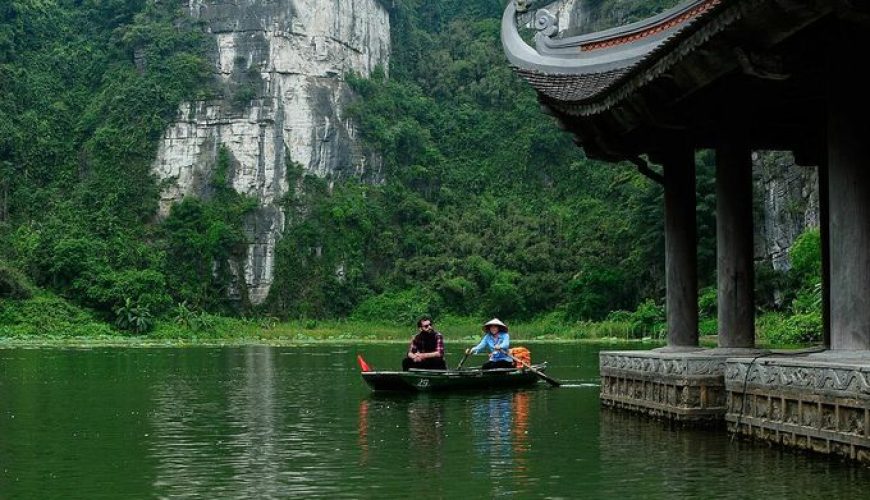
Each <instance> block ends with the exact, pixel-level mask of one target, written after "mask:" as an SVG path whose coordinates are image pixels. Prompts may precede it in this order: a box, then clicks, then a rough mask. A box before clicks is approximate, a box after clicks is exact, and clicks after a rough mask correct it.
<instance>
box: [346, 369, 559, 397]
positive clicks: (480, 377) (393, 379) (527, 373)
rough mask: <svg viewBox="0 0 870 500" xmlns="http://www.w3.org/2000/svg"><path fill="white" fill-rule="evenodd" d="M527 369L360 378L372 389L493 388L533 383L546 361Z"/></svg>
mask: <svg viewBox="0 0 870 500" xmlns="http://www.w3.org/2000/svg"><path fill="white" fill-rule="evenodd" d="M532 368H533V369H534V370H536V371H537V372H538V373H535V372H534V371H532V370H530V369H528V368H496V369H493V370H481V369H479V368H477V369H468V370H418V369H415V368H412V369H411V370H410V371H407V372H381V371H362V372H361V373H362V378H363V380H365V382H366V384H368V385H369V387H371V388H372V390H374V391H406V392H407V391H419V392H428V391H447V390H462V389H495V388H508V387H522V386H529V385H534V384H535V383H537V382H538V380H539V379H540V372H541V371H543V370H546V369H547V364H546V363H542V364H539V365H532Z"/></svg>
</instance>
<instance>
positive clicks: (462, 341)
mask: <svg viewBox="0 0 870 500" xmlns="http://www.w3.org/2000/svg"><path fill="white" fill-rule="evenodd" d="M204 323H207V324H196V325H191V324H186V325H184V324H177V323H174V322H158V323H157V324H156V325H155V328H154V330H153V331H151V332H149V333H147V334H130V333H125V332H122V331H118V330H115V329H113V328H111V327H109V326H108V325H106V324H102V323H94V324H93V330H92V332H93V333H91V334H89V333H88V331H87V329H86V328H85V327H84V325H79V326H77V327H76V328H74V329H73V330H71V331H72V332H73V333H74V334H69V333H66V332H65V331H58V330H56V329H54V328H52V329H51V330H49V332H48V333H46V334H41V335H40V334H38V333H35V332H33V329H31V328H27V329H24V328H21V327H20V325H18V328H11V327H10V326H9V325H6V326H4V325H0V348H4V347H7V348H8V347H51V346H59V347H97V346H119V347H137V346H141V347H160V346H165V347H185V346H200V345H201V346H207V345H251V344H258V345H275V346H283V345H317V344H336V345H339V344H372V343H396V344H405V343H407V342H408V340H409V339H410V337H411V336H412V335H413V334H414V333H415V330H414V328H413V326H411V327H404V326H399V325H391V324H383V323H373V322H362V321H338V320H329V321H317V320H294V321H287V322H270V321H263V320H262V319H260V320H245V319H237V318H226V317H219V316H212V317H209V318H208V319H207V320H206V321H204ZM436 327H437V328H438V329H439V331H441V332H442V333H443V334H444V337H445V342H447V343H448V344H449V345H462V346H469V345H473V344H474V343H476V342H477V341H478V340H479V339H480V335H481V332H480V329H479V327H478V326H477V325H475V324H473V321H472V320H463V319H452V320H449V321H445V322H443V323H441V322H439V323H437V324H436ZM511 331H512V335H513V339H514V343H518V342H532V343H578V342H582V343H599V344H610V343H620V344H625V343H626V342H628V343H631V344H637V345H643V346H645V347H656V346H659V345H663V344H664V342H663V341H662V340H658V339H651V338H634V339H632V338H625V336H623V337H618V336H594V337H593V336H591V335H588V334H587V335H584V333H583V332H582V331H576V330H573V329H571V328H567V327H562V328H556V327H553V326H552V325H546V324H543V323H541V322H530V323H516V324H515V326H512V327H511ZM31 332H32V333H31ZM586 332H587V333H588V332H589V330H586Z"/></svg>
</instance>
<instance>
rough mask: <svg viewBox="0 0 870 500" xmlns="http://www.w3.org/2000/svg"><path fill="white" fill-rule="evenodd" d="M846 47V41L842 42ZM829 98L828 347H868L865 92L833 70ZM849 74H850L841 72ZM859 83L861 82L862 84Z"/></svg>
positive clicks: (869, 202) (869, 196) (869, 155)
mask: <svg viewBox="0 0 870 500" xmlns="http://www.w3.org/2000/svg"><path fill="white" fill-rule="evenodd" d="M847 46H848V45H847ZM837 71H838V73H839V75H837V76H839V77H840V78H834V77H831V80H832V81H836V82H839V85H838V86H837V88H832V89H831V92H830V95H829V98H828V185H829V196H828V202H829V208H830V222H829V224H830V252H831V274H830V277H831V284H832V286H831V349H852V350H867V349H870V127H868V125H867V119H868V115H867V114H866V113H867V108H868V106H867V104H866V92H865V91H864V90H862V89H859V88H858V87H859V86H860V85H859V84H858V83H857V82H861V80H857V79H856V80H851V79H852V78H857V75H855V74H851V71H849V69H847V68H838V69H837ZM845 73H850V74H845ZM861 85H863V83H862V84H861Z"/></svg>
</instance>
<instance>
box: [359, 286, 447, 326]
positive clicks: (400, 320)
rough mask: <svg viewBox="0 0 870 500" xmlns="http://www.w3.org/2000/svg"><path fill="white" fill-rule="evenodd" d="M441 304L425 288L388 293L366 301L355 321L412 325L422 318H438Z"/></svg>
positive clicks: (435, 295) (433, 294) (436, 296)
mask: <svg viewBox="0 0 870 500" xmlns="http://www.w3.org/2000/svg"><path fill="white" fill-rule="evenodd" d="M440 302H441V301H440V297H438V295H437V294H435V293H433V292H432V291H431V290H428V289H424V288H412V289H410V290H403V291H400V292H396V293H386V294H381V295H377V296H374V297H370V298H368V299H366V300H364V301H363V302H362V303H361V304H360V305H359V306H358V307H357V308H356V309H355V310H354V313H353V319H355V320H362V321H383V322H388V323H393V324H399V325H402V324H404V325H411V324H414V322H415V321H416V320H417V318H419V317H421V316H424V315H428V316H437V315H438V313H439V312H440V310H441V303H440Z"/></svg>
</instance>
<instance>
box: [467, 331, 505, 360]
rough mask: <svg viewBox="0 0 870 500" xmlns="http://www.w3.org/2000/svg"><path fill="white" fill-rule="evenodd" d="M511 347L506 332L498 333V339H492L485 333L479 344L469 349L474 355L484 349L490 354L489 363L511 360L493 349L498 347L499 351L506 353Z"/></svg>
mask: <svg viewBox="0 0 870 500" xmlns="http://www.w3.org/2000/svg"><path fill="white" fill-rule="evenodd" d="M510 345H511V337H510V335H508V332H499V334H498V337H497V338H496V337H493V336H492V335H490V334H489V333H486V334H485V335H484V336H483V340H481V341H480V343H479V344H477V345H476V346H474V347H472V348H471V352H472V353H474V354H477V353H479V352H480V351H482V350H483V349H486V350H487V351H488V352H491V353H493V354H490V356H489V359H490V361H511V358H510V357H509V356H508V355H507V354H505V353H502V352H499V351H496V350H495V348H496V347H498V348H500V349H504V350H505V352H507V350H508V348H509V347H510Z"/></svg>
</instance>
